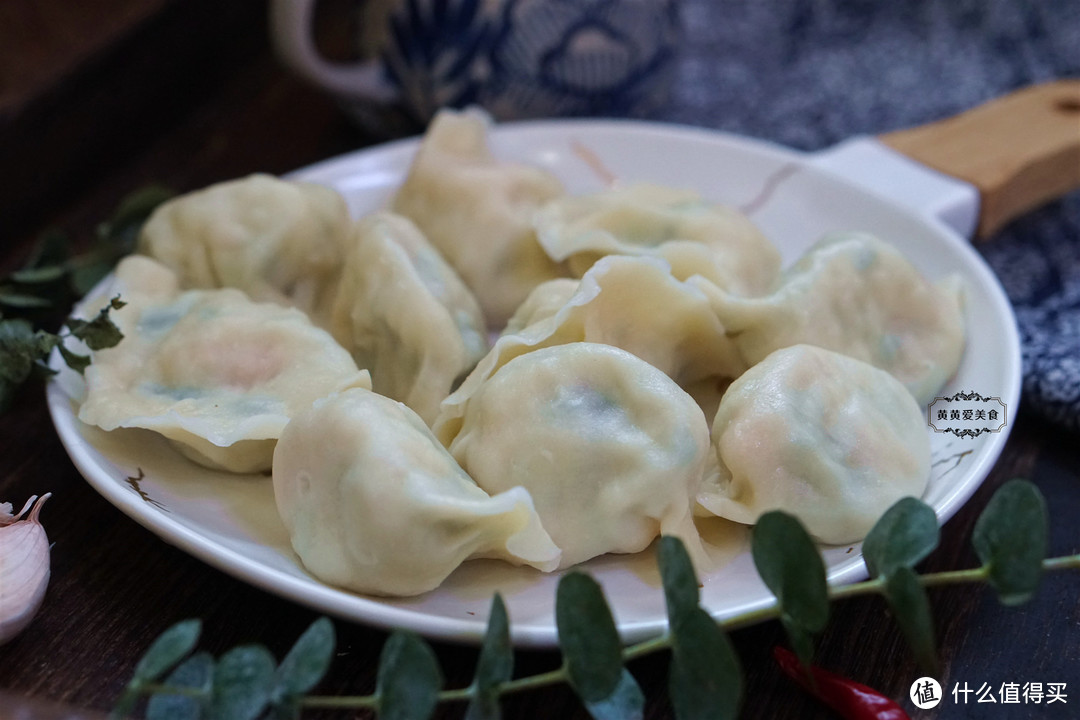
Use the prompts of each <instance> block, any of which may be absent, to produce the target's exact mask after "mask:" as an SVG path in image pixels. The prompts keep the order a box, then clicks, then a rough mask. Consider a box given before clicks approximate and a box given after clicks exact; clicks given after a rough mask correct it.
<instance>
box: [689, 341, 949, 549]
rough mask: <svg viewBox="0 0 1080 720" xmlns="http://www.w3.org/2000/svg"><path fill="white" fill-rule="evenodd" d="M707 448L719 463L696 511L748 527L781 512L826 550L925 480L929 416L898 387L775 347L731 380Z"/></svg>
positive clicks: (840, 358) (843, 363)
mask: <svg viewBox="0 0 1080 720" xmlns="http://www.w3.org/2000/svg"><path fill="white" fill-rule="evenodd" d="M712 442H713V445H714V447H715V449H716V454H717V459H718V460H719V466H718V467H717V465H716V464H714V465H713V470H714V474H712V475H707V477H706V480H705V482H703V483H702V486H701V491H700V493H699V494H698V502H699V504H700V505H701V507H702V508H704V509H705V510H707V511H708V512H709V513H712V514H714V515H718V516H720V517H724V518H728V519H730V520H735V521H737V522H741V523H746V524H753V523H755V522H756V521H757V519H758V517H760V516H761V515H762V513H765V512H767V511H769V510H783V511H785V512H787V513H790V514H792V515H794V516H796V517H797V518H799V520H801V521H802V523H803V524H804V525H805V526H806V528H807V530H808V531H809V533H810V534H811V535H813V536H814V537H815V538H817V539H818V540H820V541H822V542H824V543H832V544H840V543H849V542H856V541H858V540H861V539H862V538H863V537H865V536H866V534H867V533H868V532H869V531H870V528H872V527H873V525H874V523H876V522H877V520H878V518H880V517H881V515H882V514H883V513H884V512H885V511H886V510H887V509H889V507H890V506H892V505H893V504H894V503H895V502H896V501H897V500H899V499H901V498H903V497H905V496H912V497H919V496H921V495H922V494H923V492H924V491H925V490H926V485H927V483H928V482H929V479H930V441H929V438H928V437H927V431H926V418H925V417H924V415H923V413H922V410H921V409H920V408H919V406H918V405H917V404H916V403H915V400H914V399H913V398H912V397H911V394H910V393H908V392H907V390H906V389H905V388H904V386H903V385H901V384H900V382H899V381H897V380H896V378H894V377H893V376H892V375H890V374H889V373H887V372H885V371H884V370H879V369H877V368H875V367H873V366H871V365H868V364H867V363H864V362H862V361H860V360H856V359H854V358H850V357H848V356H846V355H841V354H839V353H835V352H832V351H829V350H824V349H822V348H819V347H814V346H811V345H795V346H793V347H789V348H783V349H781V350H777V351H776V352H774V353H772V354H771V355H769V356H768V357H766V358H765V359H764V360H762V361H761V362H760V363H758V364H757V365H755V366H754V367H752V368H750V369H749V370H747V371H746V372H745V373H744V374H743V375H742V376H741V377H739V378H738V379H737V380H735V381H734V382H733V383H732V384H731V387H729V388H728V391H727V393H726V394H725V395H724V398H723V400H721V402H720V409H719V411H718V412H717V413H716V418H715V420H714V421H713V426H712Z"/></svg>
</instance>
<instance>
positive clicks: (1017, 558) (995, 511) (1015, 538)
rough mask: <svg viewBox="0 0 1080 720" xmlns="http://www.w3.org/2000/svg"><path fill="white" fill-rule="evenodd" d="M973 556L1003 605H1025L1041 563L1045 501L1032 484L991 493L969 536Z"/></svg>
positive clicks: (1021, 483)
mask: <svg viewBox="0 0 1080 720" xmlns="http://www.w3.org/2000/svg"><path fill="white" fill-rule="evenodd" d="M971 539H972V543H973V544H974V546H975V552H976V554H978V556H979V559H980V560H982V562H983V565H984V566H985V567H986V568H987V571H988V574H989V579H990V584H991V585H993V586H994V588H995V589H996V590H997V592H998V597H999V598H1000V599H1001V602H1002V604H1004V605H1020V604H1021V603H1025V602H1027V601H1028V600H1030V599H1031V597H1032V595H1034V594H1035V591H1036V590H1037V589H1038V587H1039V579H1040V578H1041V577H1042V561H1043V558H1045V557H1046V546H1047V513H1046V500H1045V499H1043V496H1042V493H1041V492H1039V489H1038V488H1037V487H1035V485H1033V484H1032V483H1030V482H1028V481H1026V480H1019V479H1017V480H1010V481H1008V482H1007V483H1005V484H1004V485H1002V486H1001V487H1000V488H998V491H997V492H996V493H994V496H993V497H991V498H990V502H988V503H987V504H986V508H985V509H984V510H983V512H982V514H981V515H979V519H978V520H976V521H975V528H974V530H973V532H972V536H971Z"/></svg>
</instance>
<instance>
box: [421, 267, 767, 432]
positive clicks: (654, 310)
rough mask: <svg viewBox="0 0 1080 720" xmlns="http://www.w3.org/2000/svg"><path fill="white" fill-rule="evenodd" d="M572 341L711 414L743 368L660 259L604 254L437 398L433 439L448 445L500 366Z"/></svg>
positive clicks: (690, 288) (707, 312)
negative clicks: (634, 363) (662, 381)
mask: <svg viewBox="0 0 1080 720" xmlns="http://www.w3.org/2000/svg"><path fill="white" fill-rule="evenodd" d="M571 342H590V343H603V344H605V345H612V346H614V347H618V348H621V349H623V350H626V351H627V352H630V353H632V354H634V355H636V356H637V357H639V358H641V359H642V360H645V361H646V362H648V363H650V364H652V365H654V366H655V367H657V368H658V369H659V370H660V371H662V372H664V373H666V374H667V375H668V376H670V377H671V378H672V379H673V380H674V381H675V382H676V383H677V384H678V385H679V386H680V387H682V388H683V389H685V390H687V391H688V392H692V394H693V395H694V396H695V398H696V399H697V400H698V401H699V402H700V403H701V404H702V405H703V406H704V407H706V408H709V409H711V410H715V408H716V405H717V403H718V402H719V396H720V393H722V388H724V387H726V386H727V382H728V381H729V380H730V379H731V378H734V377H736V376H738V375H739V374H740V373H742V371H743V370H745V369H746V366H745V365H744V364H743V362H742V359H741V358H740V357H739V353H738V350H737V348H736V347H735V345H734V344H733V343H732V342H731V340H730V338H728V337H727V335H726V334H725V329H724V326H723V325H721V323H720V322H719V320H717V317H716V313H715V312H714V311H713V310H712V306H711V304H710V303H709V299H708V297H707V295H706V294H705V293H703V292H701V290H700V289H698V288H697V287H696V286H694V285H692V284H689V283H685V282H680V281H678V280H676V279H675V278H674V277H672V275H671V271H670V268H668V266H667V264H666V263H665V262H664V261H663V260H662V259H659V258H644V257H624V256H609V257H605V258H602V259H601V260H599V261H598V262H597V263H596V264H595V265H594V266H593V267H592V268H590V269H589V271H588V272H587V273H586V274H585V275H584V277H582V278H581V280H580V282H579V284H578V286H577V288H576V291H575V292H574V294H573V295H572V296H571V297H570V299H569V300H568V301H567V302H566V303H565V304H564V305H563V306H562V307H561V308H560V309H559V310H558V311H557V312H556V313H555V314H553V315H550V316H548V317H543V318H542V319H540V320H538V321H537V322H535V323H533V324H531V325H528V326H526V327H525V328H523V329H521V330H520V331H518V332H517V333H510V334H504V335H503V336H501V337H500V338H499V339H498V340H496V341H495V344H494V346H493V347H492V348H491V350H490V351H489V352H488V354H487V355H486V356H484V358H483V359H482V360H480V362H479V363H478V364H477V366H476V369H474V370H473V371H472V372H471V373H470V374H469V376H468V377H467V378H465V381H464V382H463V383H462V384H461V386H460V387H459V388H458V389H457V390H456V391H454V393H453V394H452V395H450V397H448V398H447V399H446V400H444V401H443V403H442V408H441V410H440V412H439V415H438V417H437V418H436V420H435V423H434V425H433V426H432V427H433V429H434V430H435V434H436V435H438V437H439V439H440V440H442V441H443V443H444V444H449V443H450V441H451V440H452V439H453V437H454V435H455V434H456V433H457V431H458V429H459V428H460V426H461V420H462V418H463V417H464V415H465V412H466V407H467V405H468V403H469V402H470V398H471V397H472V396H473V395H474V394H475V393H476V392H477V390H478V389H479V388H480V387H481V386H482V385H483V383H484V382H486V380H487V379H488V378H489V377H491V376H492V375H494V374H495V373H496V371H498V370H499V368H501V367H503V366H504V365H506V364H507V363H508V362H510V361H511V360H513V359H514V358H516V357H518V356H520V355H524V354H526V353H530V352H535V351H536V350H538V349H540V348H544V347H551V346H554V345H562V344H566V343H571Z"/></svg>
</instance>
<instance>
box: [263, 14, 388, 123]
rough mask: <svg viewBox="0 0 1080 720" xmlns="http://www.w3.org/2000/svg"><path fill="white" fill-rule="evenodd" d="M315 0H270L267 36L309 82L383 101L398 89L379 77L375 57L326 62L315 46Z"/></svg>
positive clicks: (336, 92)
mask: <svg viewBox="0 0 1080 720" xmlns="http://www.w3.org/2000/svg"><path fill="white" fill-rule="evenodd" d="M316 1H317V0H270V36H271V38H272V39H273V42H274V46H275V48H276V49H277V52H278V55H279V56H280V57H281V59H282V60H284V62H285V63H286V64H287V65H288V66H289V67H291V68H292V69H293V70H295V71H296V72H297V73H299V74H300V75H301V76H303V77H304V78H305V79H307V80H309V81H310V82H312V83H314V84H316V85H319V86H321V87H323V88H324V89H326V90H328V91H330V92H331V93H334V94H335V95H340V96H343V97H346V98H351V99H362V100H368V101H372V102H376V103H381V104H386V103H390V102H393V101H394V100H396V99H397V91H396V90H394V88H392V87H391V86H390V85H388V84H387V83H386V81H385V80H383V78H382V68H381V65H380V63H379V62H378V61H377V60H367V61H361V62H356V63H350V64H335V63H330V62H327V61H326V60H325V59H323V57H322V56H321V55H320V54H319V51H318V50H317V49H316V47H315V41H314V38H313V37H312V32H311V19H312V15H313V14H314V10H315V2H316Z"/></svg>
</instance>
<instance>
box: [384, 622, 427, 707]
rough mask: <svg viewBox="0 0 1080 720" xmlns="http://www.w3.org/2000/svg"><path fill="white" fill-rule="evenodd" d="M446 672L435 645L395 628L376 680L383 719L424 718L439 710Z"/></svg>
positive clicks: (388, 641)
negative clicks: (436, 655)
mask: <svg viewBox="0 0 1080 720" xmlns="http://www.w3.org/2000/svg"><path fill="white" fill-rule="evenodd" d="M441 686H442V673H441V672H440V671H439V662H438V660H437V659H436V658H435V653H434V652H433V651H432V650H431V647H430V646H429V645H428V644H427V643H426V642H424V641H423V640H421V639H420V638H419V637H417V636H416V635H414V634H412V633H407V632H395V633H394V634H393V635H391V636H390V638H389V639H388V640H387V641H386V645H384V646H383V650H382V654H381V656H380V657H379V672H378V676H377V678H376V680H375V693H376V697H377V698H378V712H379V718H380V720H424V719H425V718H429V717H431V715H432V713H434V712H435V705H436V703H437V702H438V694H439V688H440V687H441Z"/></svg>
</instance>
